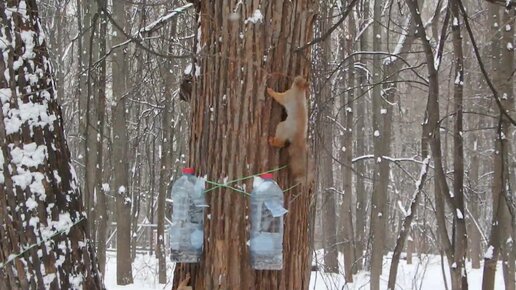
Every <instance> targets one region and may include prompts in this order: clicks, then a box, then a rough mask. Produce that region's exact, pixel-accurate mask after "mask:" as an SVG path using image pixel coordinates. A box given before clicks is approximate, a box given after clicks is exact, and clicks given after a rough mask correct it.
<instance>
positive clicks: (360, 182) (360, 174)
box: [353, 1, 369, 273]
mask: <svg viewBox="0 0 516 290" xmlns="http://www.w3.org/2000/svg"><path fill="white" fill-rule="evenodd" d="M361 18H362V19H369V1H364V4H363V7H362V17H361ZM364 22H365V21H364ZM362 29H363V27H361V29H360V30H362ZM368 36H369V32H368V30H367V29H366V30H365V31H364V32H363V33H362V34H361V36H360V51H367V50H368V49H369V42H368ZM366 61H367V57H366V56H365V55H363V54H362V55H360V57H359V60H358V62H359V63H363V64H365V63H366ZM367 74H368V72H367V71H364V70H360V74H359V75H358V90H357V96H363V97H361V98H358V99H357V100H355V102H356V118H357V121H356V122H357V125H356V128H357V129H356V150H355V152H356V155H357V156H364V155H365V154H366V149H367V148H366V147H367V146H366V138H365V118H366V116H367V113H366V104H367V98H366V95H367V88H366V86H367V83H368V77H367ZM355 170H356V172H357V175H356V176H357V177H356V190H355V192H356V194H355V195H356V214H355V257H356V259H357V260H356V261H354V264H355V265H356V267H355V268H354V269H353V273H357V272H358V271H359V270H361V269H362V267H363V264H364V258H363V257H364V249H365V248H366V247H365V245H366V241H365V232H366V224H367V191H366V186H365V181H366V178H365V177H364V176H365V174H366V166H365V164H364V162H358V163H357V164H356V168H355Z"/></svg>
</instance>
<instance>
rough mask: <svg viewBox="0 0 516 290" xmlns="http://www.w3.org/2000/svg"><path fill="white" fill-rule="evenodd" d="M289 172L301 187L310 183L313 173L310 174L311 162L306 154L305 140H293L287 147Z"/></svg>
mask: <svg viewBox="0 0 516 290" xmlns="http://www.w3.org/2000/svg"><path fill="white" fill-rule="evenodd" d="M288 155H289V159H290V160H289V163H290V164H289V166H290V172H291V174H292V176H293V177H294V180H295V181H296V183H301V184H303V185H306V184H309V183H310V182H312V179H313V173H312V172H311V171H312V170H311V167H312V165H311V162H310V160H309V158H308V154H307V146H306V141H305V140H295V141H294V142H291V143H290V145H289V146H288Z"/></svg>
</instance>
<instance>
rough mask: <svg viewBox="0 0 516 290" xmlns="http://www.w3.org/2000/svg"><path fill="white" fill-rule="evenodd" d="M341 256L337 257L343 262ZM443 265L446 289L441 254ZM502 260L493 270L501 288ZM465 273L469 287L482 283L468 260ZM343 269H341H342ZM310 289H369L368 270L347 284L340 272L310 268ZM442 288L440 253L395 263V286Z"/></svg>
mask: <svg viewBox="0 0 516 290" xmlns="http://www.w3.org/2000/svg"><path fill="white" fill-rule="evenodd" d="M391 256H392V253H390V254H389V255H387V256H386V257H384V260H383V262H384V263H383V271H382V275H381V276H380V284H381V289H387V280H388V279H389V269H390V264H391ZM343 260H344V259H343V258H342V257H339V261H340V262H341V264H340V266H342V265H343V264H342V263H343ZM315 261H318V264H321V263H322V261H323V253H322V252H321V251H318V252H317V258H314V262H315ZM443 262H444V263H445V265H444V268H445V271H446V281H447V284H448V286H449V287H448V289H451V286H450V283H451V282H450V275H449V271H448V264H447V262H446V258H444V261H443ZM501 266H502V265H501V263H498V267H497V270H498V271H496V280H495V283H496V285H495V289H504V286H503V285H504V283H503V274H502V267H501ZM466 268H467V275H468V282H469V289H470V290H480V289H481V286H482V271H483V269H482V268H480V269H471V264H470V263H468V264H467V267H466ZM341 272H342V271H341ZM309 289H310V290H330V289H331V290H334V289H335V290H337V289H338V290H341V289H342V290H368V289H369V272H365V271H363V272H359V273H358V274H357V275H355V276H354V277H353V283H350V284H347V285H346V283H345V281H344V277H343V275H342V274H326V273H322V272H321V271H319V272H312V276H311V279H310V287H309ZM412 289H414V290H416V289H417V290H440V289H442V290H444V289H446V287H444V279H443V270H442V267H441V257H440V256H435V255H422V256H421V259H418V258H417V257H416V256H413V258H412V264H411V265H408V264H407V261H406V260H404V259H402V260H400V263H399V267H398V276H397V279H396V288H395V290H412Z"/></svg>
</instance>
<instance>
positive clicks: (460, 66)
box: [449, 0, 468, 290]
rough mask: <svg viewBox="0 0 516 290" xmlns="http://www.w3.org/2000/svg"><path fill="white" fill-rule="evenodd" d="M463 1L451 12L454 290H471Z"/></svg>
mask: <svg viewBox="0 0 516 290" xmlns="http://www.w3.org/2000/svg"><path fill="white" fill-rule="evenodd" d="M458 1H460V0H452V1H451V3H450V4H449V5H450V11H451V15H452V19H453V21H452V27H451V29H452V35H453V56H454V58H455V82H454V89H453V105H454V106H453V107H454V110H453V111H454V112H455V124H454V130H453V193H454V195H455V196H454V202H455V213H456V214H454V224H455V229H454V230H455V233H454V243H453V244H454V250H453V253H454V260H453V263H454V264H455V266H454V267H451V271H452V275H451V278H452V286H454V288H453V289H464V290H466V289H468V278H467V277H468V276H467V272H466V269H465V268H466V257H467V243H468V235H467V233H466V220H465V216H466V212H465V211H464V149H463V137H462V136H463V126H462V120H463V117H462V116H463V114H462V112H463V105H462V99H463V85H464V53H463V49H462V35H461V25H460V15H459V3H458Z"/></svg>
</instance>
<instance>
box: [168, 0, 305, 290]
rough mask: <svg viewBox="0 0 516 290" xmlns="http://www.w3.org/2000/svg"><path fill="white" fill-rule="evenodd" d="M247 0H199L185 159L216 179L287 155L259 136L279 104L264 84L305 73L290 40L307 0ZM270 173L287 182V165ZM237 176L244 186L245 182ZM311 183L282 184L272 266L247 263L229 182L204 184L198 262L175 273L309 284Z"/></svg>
mask: <svg viewBox="0 0 516 290" xmlns="http://www.w3.org/2000/svg"><path fill="white" fill-rule="evenodd" d="M246 3H247V4H243V3H242V2H241V1H201V2H200V3H199V9H200V15H201V19H200V42H199V43H198V46H199V49H200V54H199V57H200V59H198V61H199V62H200V63H199V65H200V76H199V77H195V78H194V91H193V94H192V100H191V105H192V126H191V128H192V129H191V142H190V162H189V163H190V165H191V166H195V167H196V168H197V172H198V174H199V175H201V176H204V175H206V176H207V177H208V179H211V180H215V181H219V182H221V181H222V179H223V178H228V180H234V179H237V178H242V177H245V176H250V175H254V174H258V173H259V172H263V171H266V170H271V169H275V168H279V167H281V166H282V165H284V164H285V163H286V162H287V159H288V158H287V151H286V150H277V149H275V148H272V147H270V146H269V144H268V142H267V139H268V136H269V135H272V134H273V133H274V131H275V127H276V125H277V124H278V122H279V121H280V119H281V115H282V113H281V112H282V108H281V107H280V106H279V105H277V104H275V103H274V102H273V100H272V98H270V97H269V96H267V95H266V94H265V88H266V86H270V87H272V88H274V89H276V90H279V91H283V90H286V89H287V87H288V86H290V84H291V82H292V80H293V78H294V76H296V75H304V76H308V75H309V74H308V73H309V64H310V52H309V51H306V50H302V51H298V52H295V51H294V50H295V49H296V47H298V46H300V45H303V44H305V43H307V42H308V41H310V40H311V37H312V25H313V20H314V13H315V9H314V8H315V7H314V4H315V1H313V0H298V1H295V2H291V1H287V0H277V1H252V2H246ZM258 12H260V14H258ZM233 13H234V14H233ZM253 15H254V17H252V16H253ZM258 15H262V16H263V18H262V19H260V17H257V16H258ZM194 75H195V74H194ZM275 177H276V178H275V179H276V180H277V182H278V183H279V185H280V186H281V187H282V188H283V189H287V188H288V187H290V186H292V185H294V183H295V182H294V180H293V179H292V178H290V176H289V174H288V170H287V169H283V170H280V171H279V172H276V174H275ZM242 186H243V185H242ZM245 186H246V187H245V189H247V191H250V190H251V187H252V186H251V182H246V183H245ZM310 188H311V186H307V187H306V186H297V187H295V188H293V189H291V190H289V191H287V192H285V207H286V208H287V209H288V210H289V212H288V213H287V214H286V216H285V235H284V240H283V249H284V253H283V257H284V262H283V269H282V270H281V271H254V270H252V269H251V267H250V263H249V251H248V246H247V241H248V239H249V238H248V237H249V236H248V234H249V233H248V232H247V229H248V226H249V220H247V219H246V216H248V215H249V209H248V203H249V201H248V199H247V197H246V196H244V195H242V194H239V193H238V192H235V191H231V190H229V189H216V190H213V191H210V192H209V193H208V194H207V201H208V204H209V209H208V210H207V214H208V215H207V218H206V219H205V236H204V255H203V257H202V260H201V263H200V265H187V264H183V265H181V266H180V267H177V268H176V275H175V277H177V279H179V278H180V277H184V274H185V273H186V272H190V274H191V275H192V285H193V287H194V289H292V290H294V289H295V290H299V289H308V282H309V275H308V274H309V272H308V271H309V268H310V261H311V259H310V258H311V256H310V252H309V250H310V245H309V240H310V236H311V233H310V231H309V230H308V229H309V220H310V213H311V212H312V211H311V206H310V205H311V201H312V193H311V192H312V191H311V189H310ZM177 279H176V281H175V282H176V283H174V284H175V286H177Z"/></svg>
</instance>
